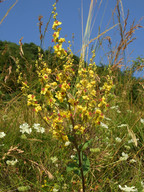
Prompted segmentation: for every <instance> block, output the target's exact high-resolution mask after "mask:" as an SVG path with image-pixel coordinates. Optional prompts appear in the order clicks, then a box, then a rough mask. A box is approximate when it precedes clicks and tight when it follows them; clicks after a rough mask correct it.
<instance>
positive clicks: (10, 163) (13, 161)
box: [6, 159, 18, 166]
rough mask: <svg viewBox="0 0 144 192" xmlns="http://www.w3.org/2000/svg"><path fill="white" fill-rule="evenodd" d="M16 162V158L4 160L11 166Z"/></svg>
mask: <svg viewBox="0 0 144 192" xmlns="http://www.w3.org/2000/svg"><path fill="white" fill-rule="evenodd" d="M17 162H18V160H17V159H16V160H11V161H10V160H7V161H6V164H7V165H12V166H14V165H15V164H16V163H17Z"/></svg>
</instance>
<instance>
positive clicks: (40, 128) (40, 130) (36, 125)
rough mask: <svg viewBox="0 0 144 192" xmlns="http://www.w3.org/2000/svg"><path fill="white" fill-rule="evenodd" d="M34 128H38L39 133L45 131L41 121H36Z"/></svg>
mask: <svg viewBox="0 0 144 192" xmlns="http://www.w3.org/2000/svg"><path fill="white" fill-rule="evenodd" d="M33 128H34V129H36V131H37V133H44V132H45V128H43V127H41V126H40V124H39V123H34V124H33Z"/></svg>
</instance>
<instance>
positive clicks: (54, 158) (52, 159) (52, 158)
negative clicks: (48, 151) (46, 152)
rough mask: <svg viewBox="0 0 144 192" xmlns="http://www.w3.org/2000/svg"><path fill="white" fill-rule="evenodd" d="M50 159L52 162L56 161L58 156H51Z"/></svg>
mask: <svg viewBox="0 0 144 192" xmlns="http://www.w3.org/2000/svg"><path fill="white" fill-rule="evenodd" d="M50 159H51V161H52V163H56V162H57V160H58V158H57V157H56V156H55V157H51V158H50Z"/></svg>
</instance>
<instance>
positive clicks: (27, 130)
mask: <svg viewBox="0 0 144 192" xmlns="http://www.w3.org/2000/svg"><path fill="white" fill-rule="evenodd" d="M29 127H30V126H29V125H28V124H27V123H23V124H22V125H20V132H22V134H24V133H28V134H30V133H31V132H32V129H31V128H29Z"/></svg>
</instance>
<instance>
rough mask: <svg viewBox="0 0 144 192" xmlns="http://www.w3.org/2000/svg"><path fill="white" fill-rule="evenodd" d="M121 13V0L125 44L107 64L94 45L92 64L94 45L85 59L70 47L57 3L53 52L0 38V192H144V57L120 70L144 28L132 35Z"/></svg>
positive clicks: (42, 39)
mask: <svg viewBox="0 0 144 192" xmlns="http://www.w3.org/2000/svg"><path fill="white" fill-rule="evenodd" d="M92 5H93V1H91V4H90V8H92ZM119 9H120V7H119V1H117V6H116V10H117V15H118V21H119V25H120V28H119V29H120V34H121V40H120V42H119V43H118V44H117V47H115V48H114V50H112V51H111V52H110V53H109V55H108V58H110V59H109V63H107V64H105V65H104V64H101V65H96V64H95V60H96V58H95V57H96V50H95V48H94V47H93V49H92V51H91V53H89V54H90V59H89V61H87V60H86V59H85V58H86V49H87V47H88V46H90V45H89V44H90V42H91V43H93V41H94V40H92V41H91V40H89V41H88V42H86V41H85V42H84V43H83V46H82V49H81V56H80V57H78V56H76V55H74V54H73V52H72V50H71V42H70V41H69V42H68V43H67V44H68V48H67V50H65V49H64V48H63V44H64V43H66V39H65V38H62V37H61V35H60V31H61V30H62V28H61V26H62V23H61V21H59V19H58V16H57V12H56V3H55V4H54V5H53V10H52V13H51V16H50V18H53V20H54V21H53V26H52V30H53V37H52V42H53V47H49V49H48V50H43V49H42V47H38V46H36V45H35V44H34V43H30V44H26V43H25V44H24V45H23V44H22V39H21V40H20V42H19V45H16V44H14V43H10V42H2V41H0V47H1V48H0V191H1V192H12V191H29V192H39V191H41V192H49V191H53V192H56V191H60V192H86V191H87V192H95V191H96V192H98V191H99V192H110V191H111V192H117V191H127V192H130V191H138V192H142V191H144V160H143V156H144V99H143V98H144V80H143V79H142V78H136V77H134V72H135V71H138V70H142V69H143V66H144V65H143V61H144V60H143V58H140V57H138V58H137V60H136V61H133V64H132V65H131V66H129V67H126V68H125V69H124V70H123V71H122V70H121V66H123V64H124V58H123V53H124V51H125V49H126V48H127V46H128V44H129V43H132V41H133V40H134V39H133V33H134V31H135V30H136V29H137V28H139V27H140V25H139V24H136V25H134V23H133V24H132V25H131V27H130V30H129V31H127V20H128V17H127V18H126V19H125V22H124V25H123V28H122V25H121V21H120V18H121V15H119V14H120V11H119ZM91 14H92V11H91V9H90V12H89V17H90V18H91V17H92V15H91ZM88 21H89V20H88ZM42 24H43V23H42V17H39V31H40V40H41V45H42V42H43V41H44V37H45V31H46V30H47V25H48V24H49V23H48V24H47V25H46V28H45V31H44V33H42V30H41V26H42ZM88 24H89V23H87V25H88ZM87 33H89V31H88V30H86V31H85V34H86V35H87ZM105 34H106V32H103V34H101V35H98V37H97V38H95V40H96V39H100V38H102V37H103V35H105ZM106 38H107V39H108V40H109V45H111V41H112V40H111V38H110V37H106ZM101 40H102V39H101ZM99 42H101V41H99Z"/></svg>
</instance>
